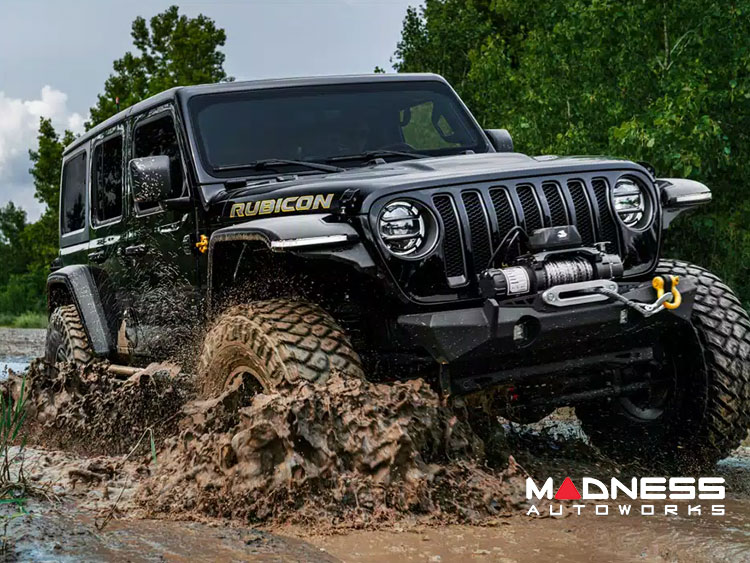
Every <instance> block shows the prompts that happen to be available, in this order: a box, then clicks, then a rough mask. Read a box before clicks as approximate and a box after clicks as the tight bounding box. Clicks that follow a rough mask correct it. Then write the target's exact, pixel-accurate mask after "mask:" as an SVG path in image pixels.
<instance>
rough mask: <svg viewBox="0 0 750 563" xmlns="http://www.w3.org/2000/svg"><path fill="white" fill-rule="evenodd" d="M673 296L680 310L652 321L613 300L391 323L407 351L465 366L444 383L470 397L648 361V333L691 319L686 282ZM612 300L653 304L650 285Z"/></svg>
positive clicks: (494, 305)
mask: <svg viewBox="0 0 750 563" xmlns="http://www.w3.org/2000/svg"><path fill="white" fill-rule="evenodd" d="M679 289H680V293H681V294H682V303H681V305H680V306H679V307H678V308H677V309H674V310H663V311H661V312H659V313H657V314H655V315H653V316H651V317H644V316H643V315H642V314H640V313H639V312H638V311H636V310H634V309H633V308H631V307H628V306H627V305H626V304H624V303H622V302H620V301H616V300H614V299H612V298H610V299H609V300H607V301H601V302H598V303H591V304H585V305H573V306H566V307H554V306H551V305H548V304H546V303H545V302H544V301H543V300H542V298H541V295H536V296H532V297H528V298H526V299H523V300H515V301H513V302H502V303H499V302H497V301H496V300H494V299H487V300H485V302H484V304H483V306H480V307H474V308H468V309H458V310H447V311H434V312H429V313H417V314H410V315H402V316H400V317H399V318H398V320H397V324H398V326H399V327H400V329H401V330H402V331H403V333H404V335H405V336H406V338H407V339H408V341H409V342H410V343H411V344H412V345H416V346H419V347H421V348H423V349H425V350H427V351H428V352H429V353H430V354H431V355H432V357H433V358H434V359H435V360H436V361H437V362H438V363H440V364H441V365H444V366H470V369H468V370H463V369H461V370H460V371H461V372H466V373H467V375H464V373H460V374H459V373H455V374H454V375H453V376H451V382H450V386H451V389H450V391H451V392H453V393H470V392H475V391H478V390H480V389H482V388H484V387H488V386H492V385H497V384H499V383H501V382H505V381H508V380H512V378H513V374H514V373H515V374H517V375H518V377H523V376H524V375H534V374H536V375H539V374H544V373H556V372H563V371H567V370H573V369H583V368H587V367H589V368H590V367H596V365H597V364H599V365H605V364H608V363H612V362H614V363H617V362H618V361H619V362H622V363H629V362H636V361H649V360H651V359H653V355H652V353H651V351H650V348H649V346H648V338H649V336H648V335H649V334H652V333H653V330H652V329H658V330H670V329H671V328H674V327H675V325H679V324H683V323H685V322H689V320H690V315H691V312H692V308H693V302H694V296H695V291H696V288H695V285H694V284H691V283H690V282H689V281H688V280H686V281H684V282H682V283H681V284H680V286H679ZM618 293H620V295H622V296H623V297H626V298H627V299H629V300H631V301H637V302H641V303H652V302H653V301H654V300H655V296H656V294H655V291H654V289H653V287H652V286H651V283H650V282H644V283H640V284H633V283H628V284H618ZM644 335H646V336H645V340H644ZM623 352H626V353H627V352H632V354H631V355H628V354H623ZM618 358H619V359H618Z"/></svg>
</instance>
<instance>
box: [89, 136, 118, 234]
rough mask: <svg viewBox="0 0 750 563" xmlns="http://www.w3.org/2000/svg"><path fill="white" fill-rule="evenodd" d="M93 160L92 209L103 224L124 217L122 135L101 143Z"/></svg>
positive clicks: (95, 216)
mask: <svg viewBox="0 0 750 563" xmlns="http://www.w3.org/2000/svg"><path fill="white" fill-rule="evenodd" d="M92 158H93V161H92V163H91V164H92V166H91V167H92V175H91V182H92V190H91V196H92V201H91V207H92V209H93V211H94V213H93V215H94V219H95V222H96V223H103V222H105V221H110V220H112V219H117V218H118V217H120V216H121V215H122V135H117V136H116V137H110V138H109V139H107V140H106V141H104V142H102V143H99V144H98V145H97V146H96V148H95V149H94V154H93V156H92Z"/></svg>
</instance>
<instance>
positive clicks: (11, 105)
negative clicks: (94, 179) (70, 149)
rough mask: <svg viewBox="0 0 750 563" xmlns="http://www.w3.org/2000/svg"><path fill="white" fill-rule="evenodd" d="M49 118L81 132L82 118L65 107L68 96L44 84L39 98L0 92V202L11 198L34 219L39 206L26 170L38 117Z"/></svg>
mask: <svg viewBox="0 0 750 563" xmlns="http://www.w3.org/2000/svg"><path fill="white" fill-rule="evenodd" d="M40 117H46V118H49V119H51V120H52V124H53V125H54V126H55V129H57V131H58V132H60V133H62V131H63V130H64V129H70V130H71V131H73V133H76V134H78V133H82V132H83V129H84V127H83V123H84V121H85V118H84V117H83V116H82V115H80V114H79V113H76V112H71V111H70V110H69V109H68V95H67V94H66V93H65V92H61V91H60V90H56V89H54V88H53V87H52V86H44V87H43V88H42V91H41V93H40V97H39V99H36V100H22V99H18V98H11V97H9V96H8V95H6V93H5V92H3V91H0V205H5V203H7V202H8V201H14V202H16V203H18V204H19V205H23V206H24V207H25V208H26V210H27V211H28V213H29V217H30V219H32V220H33V219H36V218H37V217H38V216H39V215H40V214H41V212H42V206H41V205H40V204H39V203H38V202H36V201H35V200H34V198H33V194H34V186H33V183H32V180H31V176H30V175H29V172H28V169H29V167H30V166H31V162H30V161H29V149H34V148H36V145H37V141H36V135H37V130H38V128H39V118H40Z"/></svg>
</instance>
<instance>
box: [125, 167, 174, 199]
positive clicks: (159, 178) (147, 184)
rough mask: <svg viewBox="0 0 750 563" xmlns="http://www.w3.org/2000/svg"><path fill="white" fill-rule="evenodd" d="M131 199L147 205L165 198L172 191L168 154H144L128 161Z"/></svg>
mask: <svg viewBox="0 0 750 563" xmlns="http://www.w3.org/2000/svg"><path fill="white" fill-rule="evenodd" d="M129 169H130V182H131V185H132V186H133V199H134V200H135V202H136V203H137V204H139V205H148V204H153V203H157V202H160V201H162V200H164V199H167V198H168V197H169V196H170V193H171V191H172V173H171V171H170V164H169V157H168V156H144V157H141V158H134V159H132V160H131V161H130V166H129Z"/></svg>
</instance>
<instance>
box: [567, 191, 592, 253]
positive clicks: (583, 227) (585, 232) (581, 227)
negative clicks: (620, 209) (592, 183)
mask: <svg viewBox="0 0 750 563" xmlns="http://www.w3.org/2000/svg"><path fill="white" fill-rule="evenodd" d="M568 191H569V192H570V199H572V200H573V210H574V211H575V225H576V227H578V232H579V233H580V235H581V239H582V240H583V244H594V223H593V220H594V216H593V215H592V213H591V207H590V206H589V198H588V196H587V195H586V186H584V184H583V182H581V181H580V180H571V181H569V182H568Z"/></svg>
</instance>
